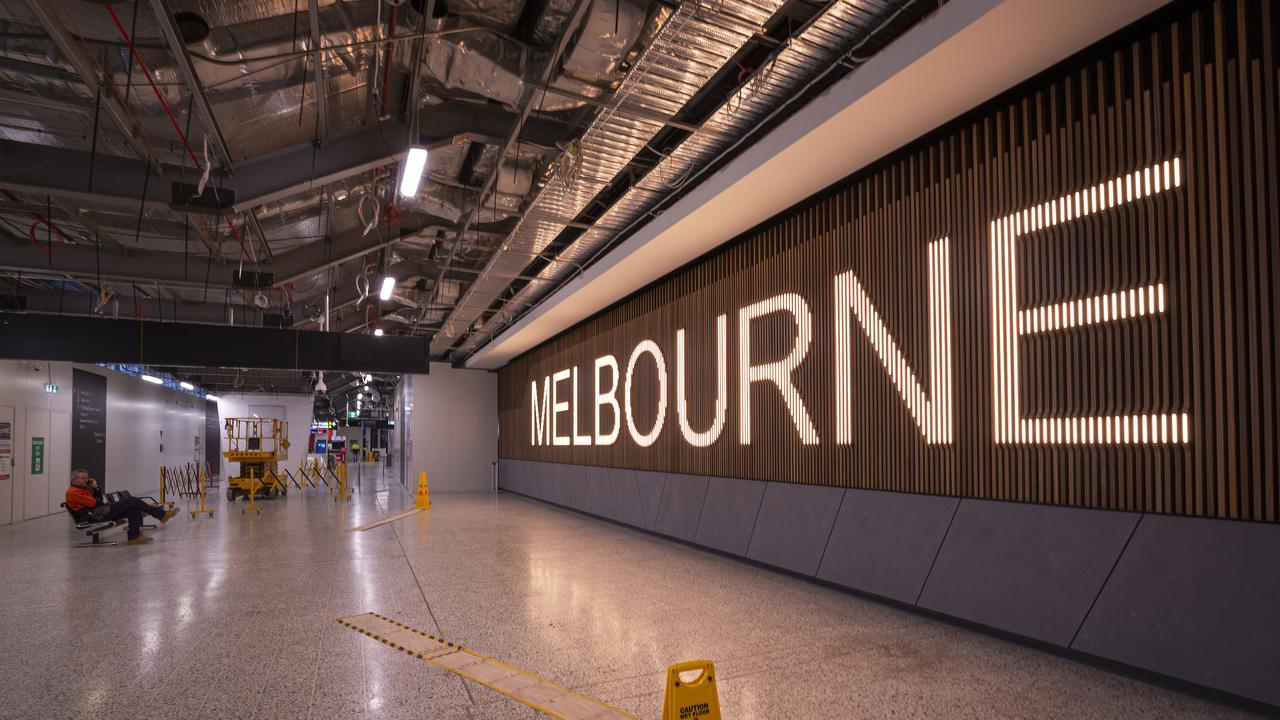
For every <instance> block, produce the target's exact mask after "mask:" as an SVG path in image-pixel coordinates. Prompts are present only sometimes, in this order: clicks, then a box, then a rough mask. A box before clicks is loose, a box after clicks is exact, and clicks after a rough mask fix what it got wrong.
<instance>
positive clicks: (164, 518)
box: [160, 505, 182, 523]
mask: <svg viewBox="0 0 1280 720" xmlns="http://www.w3.org/2000/svg"><path fill="white" fill-rule="evenodd" d="M181 510H182V508H180V507H178V506H177V505H174V506H173V507H171V508H169V509H168V510H165V511H164V515H161V516H160V522H162V523H167V522H169V520H170V519H171V518H173V516H174V515H177V514H178V512H179V511H181Z"/></svg>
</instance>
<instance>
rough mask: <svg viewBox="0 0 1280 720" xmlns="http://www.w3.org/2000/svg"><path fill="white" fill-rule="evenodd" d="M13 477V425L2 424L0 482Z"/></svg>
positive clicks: (0, 426) (8, 423)
mask: <svg viewBox="0 0 1280 720" xmlns="http://www.w3.org/2000/svg"><path fill="white" fill-rule="evenodd" d="M12 477H13V423H11V422H0V482H4V481H5V480H9V479H11V478H12Z"/></svg>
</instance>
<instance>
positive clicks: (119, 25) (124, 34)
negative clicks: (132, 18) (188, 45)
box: [107, 5, 200, 168]
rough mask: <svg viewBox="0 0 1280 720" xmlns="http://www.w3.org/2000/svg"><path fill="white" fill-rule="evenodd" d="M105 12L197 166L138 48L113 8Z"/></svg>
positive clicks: (185, 139) (184, 136)
mask: <svg viewBox="0 0 1280 720" xmlns="http://www.w3.org/2000/svg"><path fill="white" fill-rule="evenodd" d="M107 12H108V13H111V19H112V20H113V21H114V22H115V24H116V28H117V29H119V30H120V36H121V37H123V38H124V40H125V42H126V43H127V44H128V45H129V52H130V53H132V54H133V59H134V60H135V61H137V63H138V67H140V68H142V74H143V75H146V76H147V84H149V85H151V91H152V92H154V93H155V94H156V99H157V100H159V101H160V106H161V107H163V108H164V114H165V115H168V116H169V122H170V123H172V124H173V130H174V132H176V133H178V137H180V138H182V144H183V146H185V147H186V148H187V155H190V156H191V162H193V163H195V164H196V168H199V167H200V161H199V160H197V159H196V154H195V152H193V151H192V150H191V143H189V142H187V136H186V135H184V134H182V128H180V127H178V119H177V118H175V117H174V116H173V112H172V111H171V110H169V103H167V102H165V99H164V95H161V94H160V88H158V87H156V83H155V81H154V80H152V79H151V71H150V70H148V69H147V64H146V63H144V62H142V57H141V56H140V55H138V50H137V49H136V48H134V47H133V38H131V37H129V33H128V32H126V31H125V29H124V25H123V24H122V23H121V22H120V18H119V16H117V15H116V11H115V8H113V7H111V6H110V5H108V6H107Z"/></svg>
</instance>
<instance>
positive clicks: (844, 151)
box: [463, 0, 1167, 368]
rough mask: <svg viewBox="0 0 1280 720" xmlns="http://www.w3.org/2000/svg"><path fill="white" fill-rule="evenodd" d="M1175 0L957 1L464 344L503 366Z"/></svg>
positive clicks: (472, 359) (478, 363)
mask: <svg viewBox="0 0 1280 720" xmlns="http://www.w3.org/2000/svg"><path fill="white" fill-rule="evenodd" d="M1166 2H1167V0H1075V2H1071V3H1047V2H1044V0H963V1H961V2H950V3H947V4H946V5H945V6H944V7H941V8H939V9H938V10H937V12H935V13H934V14H932V15H931V16H929V17H928V18H927V19H925V20H924V21H922V22H920V23H918V24H916V25H915V26H913V27H911V28H910V29H909V30H907V31H906V32H904V33H902V34H901V36H900V37H899V38H898V39H897V40H895V41H894V43H893V44H892V46H890V47H887V48H885V49H884V51H883V52H879V53H876V54H875V55H874V56H868V57H860V58H859V59H858V61H857V63H858V65H859V69H858V72H857V73H853V74H850V75H848V76H846V77H843V78H842V79H840V80H839V81H838V82H833V83H831V84H830V86H829V87H828V89H827V90H826V91H825V92H824V93H823V94H822V95H821V97H817V98H814V99H813V101H812V102H809V103H807V104H805V105H804V107H802V108H797V109H795V111H794V113H792V114H791V115H790V117H788V118H787V119H786V120H785V121H783V122H780V123H778V124H777V126H776V127H775V128H773V129H772V130H771V131H770V132H769V133H768V134H762V135H759V136H757V137H755V138H751V142H750V147H746V148H743V150H742V152H741V153H739V154H738V155H736V156H734V157H731V158H725V159H722V160H721V161H720V162H718V163H706V164H702V165H700V166H698V167H697V168H696V169H695V170H694V171H693V177H694V178H695V179H696V180H703V182H701V183H697V182H696V180H695V182H690V183H687V184H686V185H685V187H683V188H682V192H681V193H677V194H672V195H669V196H667V197H666V198H665V199H664V200H663V201H661V202H660V203H659V204H658V205H657V206H656V207H657V208H658V209H659V210H660V211H661V212H660V216H659V215H658V214H657V213H654V214H653V215H652V216H644V217H642V220H643V222H642V223H637V226H636V227H635V231H634V232H631V233H629V234H627V233H620V234H619V233H615V234H614V239H613V240H611V241H609V242H607V243H604V244H601V245H600V246H598V247H597V248H595V249H594V250H593V252H592V254H590V255H588V256H586V259H584V260H581V262H582V263H583V265H585V268H584V269H583V270H582V271H580V272H574V273H570V274H568V276H567V277H566V278H565V280H564V281H563V282H561V283H559V284H557V286H556V288H555V289H554V291H552V292H545V293H543V294H542V296H541V299H540V300H538V301H537V302H536V303H531V304H528V305H525V307H524V309H523V311H522V313H523V314H517V315H515V316H514V317H513V318H510V319H508V318H502V319H501V320H502V322H490V323H488V324H487V325H486V327H485V328H484V332H481V333H475V334H474V335H473V336H472V337H471V338H469V339H468V341H467V343H466V344H464V346H463V347H464V349H474V352H471V353H469V354H468V358H467V361H466V364H467V366H468V367H474V368H497V367H501V366H502V365H504V364H506V363H507V362H509V361H510V360H511V359H512V358H514V357H517V356H519V355H520V354H521V353H523V352H526V351H528V350H530V349H532V348H534V347H536V346H537V345H539V344H540V343H542V342H544V341H546V340H548V339H549V338H551V337H554V336H555V335H556V334H558V333H560V332H563V331H565V330H567V329H568V328H570V327H573V326H574V325H575V324H577V323H578V322H580V321H582V320H584V319H586V318H588V317H591V316H592V315H594V314H595V313H597V312H600V311H602V310H604V309H606V308H608V307H609V306H611V305H613V304H614V303H616V302H619V301H621V300H622V299H623V298H625V297H627V296H628V295H629V294H631V293H634V292H636V291H638V290H640V289H641V288H643V287H644V286H646V285H648V284H649V283H651V282H654V281H655V280H658V279H659V278H662V277H663V276H665V275H667V274H668V273H670V272H672V271H674V270H677V269H678V268H680V267H681V266H683V265H685V264H686V263H689V262H691V261H693V260H695V259H696V258H698V257H701V256H702V255H704V254H706V253H709V252H711V251H712V250H714V249H715V248H716V247H717V246H720V245H722V244H724V243H725V242H728V241H730V240H732V239H733V238H735V237H737V236H739V235H740V234H741V233H743V232H746V231H748V230H749V229H750V228H752V227H755V226H756V225H758V224H760V223H762V222H765V221H767V220H768V219H769V218H771V217H773V216H774V215H776V214H777V213H780V212H783V211H784V210H786V209H787V208H788V207H791V206H793V205H795V204H796V203H799V202H801V201H803V200H804V199H805V198H808V197H810V196H812V195H813V194H814V193H817V192H819V191H821V190H822V189H823V188H825V187H828V186H830V185H831V184H832V183H835V182H837V181H839V180H840V179H842V178H845V177H848V176H849V175H852V174H853V173H855V172H857V171H859V170H861V169H863V168H864V167H866V166H867V165H869V164H871V163H874V162H875V161H877V160H879V159H880V158H883V157H884V156H886V155H888V154H889V153H892V152H893V151H894V150H897V149H898V148H901V147H903V146H905V145H907V144H908V143H910V142H912V141H913V140H915V139H916V138H919V137H922V136H924V135H926V134H927V133H929V132H930V131H931V130H934V129H935V128H938V127H939V126H941V125H943V124H945V123H946V122H947V121H949V120H952V119H954V118H956V117H958V116H960V115H962V114H963V113H965V112H966V111H968V110H971V109H973V108H975V107H977V106H979V105H981V104H982V103H983V102H985V101H987V100H989V99H991V98H993V97H995V96H997V95H999V94H1000V93H1001V92H1003V91H1005V90H1008V89H1009V88H1011V87H1013V86H1015V85H1017V84H1018V83H1020V82H1023V81H1025V80H1027V79H1029V78H1031V77H1032V76H1034V75H1035V74H1036V73H1038V72H1040V71H1042V70H1044V69H1046V68H1048V67H1050V66H1052V65H1053V64H1054V63H1056V62H1058V61H1060V60H1062V59H1064V58H1066V57H1068V56H1070V55H1071V54H1073V53H1075V52H1077V51H1079V50H1081V49H1083V48H1085V47H1087V46H1088V45H1090V44H1091V43H1094V42H1096V41H1098V40H1100V39H1102V38H1104V37H1105V36H1107V35H1108V34H1110V33H1112V32H1114V31H1115V30H1117V29H1119V28H1122V27H1124V26H1126V25H1128V24H1130V23H1132V22H1134V21H1135V20H1138V19H1139V18H1141V17H1142V16H1144V15H1146V14H1148V13H1150V12H1153V11H1155V10H1156V9H1157V8H1159V7H1160V6H1162V5H1164V4H1166ZM816 29H817V28H816V26H812V27H811V28H810V30H809V32H814V31H815V30H816ZM800 39H803V34H801V38H800ZM974 68H981V70H982V71H981V72H974ZM842 69H844V68H841V67H837V68H836V71H834V72H832V73H830V74H831V75H836V74H838V71H839V70H842ZM850 138H855V139H856V140H854V141H851V140H850ZM744 144H746V143H744ZM833 148H835V149H837V151H835V152H833Z"/></svg>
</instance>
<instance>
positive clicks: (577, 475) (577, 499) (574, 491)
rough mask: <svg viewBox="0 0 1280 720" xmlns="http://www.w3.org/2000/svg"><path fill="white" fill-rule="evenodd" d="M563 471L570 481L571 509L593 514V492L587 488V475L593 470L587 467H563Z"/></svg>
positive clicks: (569, 499) (569, 498)
mask: <svg viewBox="0 0 1280 720" xmlns="http://www.w3.org/2000/svg"><path fill="white" fill-rule="evenodd" d="M561 470H562V472H563V473H564V476H565V478H566V479H568V481H569V482H568V488H569V495H568V505H569V507H571V508H573V509H574V510H580V511H582V512H591V491H590V489H588V488H587V473H589V472H591V470H592V469H591V468H589V467H587V466H585V465H562V466H561Z"/></svg>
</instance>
